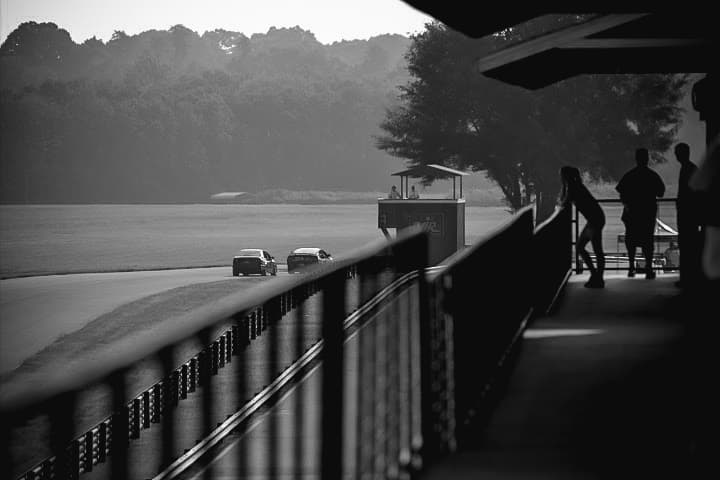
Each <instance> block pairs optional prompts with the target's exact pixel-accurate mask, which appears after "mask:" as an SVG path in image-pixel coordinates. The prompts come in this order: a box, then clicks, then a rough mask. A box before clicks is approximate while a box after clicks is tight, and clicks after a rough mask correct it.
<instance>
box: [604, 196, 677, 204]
mask: <svg viewBox="0 0 720 480" xmlns="http://www.w3.org/2000/svg"><path fill="white" fill-rule="evenodd" d="M597 201H598V203H622V200H620V197H617V198H598V199H597ZM655 201H656V202H658V203H670V202H676V201H677V197H661V198H657V199H655Z"/></svg>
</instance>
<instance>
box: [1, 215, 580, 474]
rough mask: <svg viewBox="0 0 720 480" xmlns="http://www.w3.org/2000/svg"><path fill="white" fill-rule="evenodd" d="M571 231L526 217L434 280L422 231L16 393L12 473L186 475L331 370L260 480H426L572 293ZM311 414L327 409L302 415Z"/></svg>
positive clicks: (300, 405) (236, 299) (435, 270)
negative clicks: (561, 298)
mask: <svg viewBox="0 0 720 480" xmlns="http://www.w3.org/2000/svg"><path fill="white" fill-rule="evenodd" d="M570 219H571V217H570V212H569V211H566V210H562V211H559V212H557V213H556V214H555V215H554V216H553V217H552V218H551V219H549V220H548V221H547V222H545V223H544V224H543V225H541V226H540V227H538V228H534V227H533V215H532V210H531V209H525V210H523V211H521V212H520V213H518V214H517V215H516V216H515V217H513V219H512V220H511V221H509V222H508V223H507V224H505V225H504V226H502V227H501V228H499V229H498V230H497V231H496V232H495V233H493V234H491V235H488V236H487V237H486V238H485V239H483V240H482V241H479V242H478V243H477V244H475V245H473V246H471V247H468V248H466V249H465V250H463V251H461V252H459V253H457V254H456V255H454V256H452V257H450V258H448V259H447V260H446V261H445V262H443V265H440V266H436V267H431V266H429V265H428V263H427V258H428V243H427V236H426V234H425V233H423V232H415V233H412V234H407V235H403V236H401V237H400V238H398V239H396V240H394V241H391V242H389V243H382V244H376V245H373V246H369V247H367V248H364V249H361V250H359V251H357V252H355V253H354V254H353V255H350V256H348V257H347V258H346V259H343V260H338V261H336V262H334V263H333V264H332V265H330V266H320V267H317V268H315V269H313V270H310V271H308V273H306V274H305V275H301V276H293V277H290V278H285V279H275V280H273V281H272V282H269V283H268V284H267V285H264V286H262V287H259V288H257V289H254V290H253V291H252V293H251V294H250V293H248V294H238V295H235V296H230V297H226V298H224V299H222V300H220V301H218V302H216V303H214V304H212V305H208V306H206V307H204V308H203V309H202V310H200V311H197V312H194V313H192V314H189V315H187V316H185V317H181V318H178V319H177V321H176V322H175V324H174V325H172V326H169V327H167V328H166V329H165V330H158V331H156V332H155V334H154V335H152V336H148V335H146V336H143V337H141V338H135V339H133V341H132V343H128V344H124V345H117V348H114V349H113V350H112V353H110V354H108V355H107V356H106V357H104V358H103V359H102V360H101V361H99V362H98V361H96V362H93V363H91V364H90V363H86V364H81V365H79V366H69V367H68V369H67V371H66V372H65V373H64V374H63V375H60V376H56V377H52V378H47V379H45V381H43V382H40V383H37V384H34V385H32V386H30V387H28V388H26V389H25V390H24V391H21V392H15V393H11V394H5V395H3V397H2V401H1V402H0V414H1V415H2V418H1V419H0V420H2V433H1V435H0V442H1V445H0V447H2V455H3V456H2V465H0V467H1V468H2V469H3V472H5V473H6V474H7V475H8V476H9V477H10V478H24V479H34V478H80V477H82V476H85V475H90V476H92V478H95V477H98V478H112V479H125V478H155V479H158V480H160V479H167V478H174V477H176V476H178V475H179V474H181V473H183V472H184V471H186V470H187V469H188V468H191V467H193V466H194V465H197V464H198V463H199V462H200V463H202V462H203V461H206V460H207V459H208V458H210V457H213V456H214V455H215V454H216V453H217V449H218V447H219V446H220V445H222V444H223V442H224V441H225V440H227V439H229V438H231V437H233V434H236V433H238V432H243V431H246V430H247V427H248V426H249V425H250V423H251V421H253V419H257V418H258V415H259V413H260V412H262V411H263V409H265V408H266V407H268V406H269V405H272V404H274V403H275V402H277V401H278V399H279V398H281V397H283V395H286V394H288V393H291V392H293V391H294V390H293V389H294V388H295V387H297V385H299V384H300V383H301V381H302V380H303V379H307V378H310V376H311V375H312V374H313V372H316V370H314V369H315V368H316V367H317V368H319V370H318V371H317V372H319V373H320V376H319V380H318V382H319V383H317V382H316V383H317V384H318V385H319V386H318V387H317V391H316V392H315V393H316V398H317V400H308V399H307V398H306V397H305V396H303V395H295V397H294V400H293V402H294V409H293V411H294V412H295V413H294V416H293V420H292V432H293V434H292V435H291V441H290V444H288V442H287V435H286V434H285V435H283V434H282V433H281V426H280V425H279V423H278V420H276V419H274V418H275V417H273V416H269V417H268V419H267V420H266V422H268V426H267V429H268V432H269V433H268V435H266V436H264V437H263V439H262V440H261V441H262V442H263V443H262V445H261V450H262V451H263V452H264V458H265V463H264V464H263V465H262V466H261V467H262V472H261V473H260V474H261V475H269V476H275V475H280V474H288V475H296V474H299V473H298V472H299V470H300V469H301V467H300V466H303V467H302V471H303V472H304V474H307V473H308V469H309V470H310V471H311V475H312V476H315V477H317V478H322V479H337V478H341V477H343V478H365V477H366V476H371V477H373V478H375V476H384V477H388V478H408V477H412V476H413V475H414V474H415V473H416V472H418V471H419V470H420V469H422V468H423V467H424V466H426V465H427V464H428V463H430V462H432V461H433V460H434V459H435V458H437V457H438V456H440V455H442V454H444V453H446V452H449V451H452V450H454V449H455V448H456V447H457V445H458V444H459V443H461V442H462V441H463V439H464V437H465V434H466V432H467V429H468V428H470V426H471V425H472V424H473V421H474V419H475V418H476V417H477V416H478V415H480V414H481V413H482V411H483V405H485V404H486V401H485V400H486V397H487V394H488V392H489V391H491V387H492V385H493V384H494V383H495V382H496V379H497V378H498V372H500V371H502V367H503V365H505V363H506V359H507V358H508V355H509V353H510V352H511V351H512V349H513V346H514V345H515V344H516V342H517V340H518V339H519V338H520V335H521V332H522V330H523V328H524V326H525V325H526V324H527V322H528V321H529V319H530V318H531V317H532V315H533V314H534V313H537V312H542V311H544V310H545V309H546V308H547V307H548V306H549V305H550V304H551V303H552V301H553V298H554V297H555V296H556V295H557V292H558V291H559V289H560V288H561V287H562V285H563V284H564V282H565V280H566V278H567V275H568V273H569V271H570V268H571V260H570V258H571V254H570V252H571V241H572V235H571V223H570ZM317 372H316V373H317ZM310 383H312V382H310ZM283 398H284V397H283ZM308 398H315V397H312V396H311V397H308ZM308 402H310V403H311V404H308ZM309 407H312V408H315V409H316V410H317V411H319V414H317V415H315V416H313V415H310V416H305V415H303V414H301V412H305V411H307V409H308V408H309ZM313 418H316V419H319V420H317V422H316V423H313V422H315V420H313ZM312 432H317V435H316V436H317V439H318V443H319V446H318V448H317V452H316V453H317V455H315V456H314V457H313V458H312V459H310V460H308V458H307V457H308V454H307V448H309V447H307V446H306V445H303V441H305V440H307V438H308V436H310V438H313V437H314V436H315V434H314V433H312ZM235 437H237V435H235ZM283 437H285V438H286V440H283ZM303 439H305V440H303ZM249 451H250V450H249V449H248V448H239V449H237V453H236V454H235V456H234V457H233V458H234V468H235V470H234V473H233V475H235V476H237V477H239V478H241V477H243V476H246V475H248V474H254V473H257V468H258V467H257V465H256V464H257V462H258V460H257V459H256V458H253V457H252V456H251V454H250V453H248V452H249ZM288 458H290V459H292V461H291V462H289V465H290V466H288V462H287V461H286V460H287V459H288ZM308 462H309V463H308ZM287 469H291V470H292V469H294V470H293V471H292V472H288V471H287ZM203 475H204V477H205V478H211V477H212V468H208V469H206V470H204V473H203Z"/></svg>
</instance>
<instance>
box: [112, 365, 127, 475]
mask: <svg viewBox="0 0 720 480" xmlns="http://www.w3.org/2000/svg"><path fill="white" fill-rule="evenodd" d="M125 381H126V379H125V372H124V371H118V372H115V373H113V374H112V375H111V377H110V386H111V388H112V392H113V412H114V413H113V415H112V423H111V424H110V425H111V428H112V441H111V442H110V452H111V454H110V471H111V479H112V480H125V479H126V478H128V446H129V439H128V416H129V410H128V407H127V400H126V395H127V394H126V391H125V389H126V388H127V387H126V384H125Z"/></svg>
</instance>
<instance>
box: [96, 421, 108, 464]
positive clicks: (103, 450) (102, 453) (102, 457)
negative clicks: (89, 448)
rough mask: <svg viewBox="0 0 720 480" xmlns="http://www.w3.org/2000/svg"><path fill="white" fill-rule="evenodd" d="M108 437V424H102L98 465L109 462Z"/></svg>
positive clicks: (99, 431)
mask: <svg viewBox="0 0 720 480" xmlns="http://www.w3.org/2000/svg"><path fill="white" fill-rule="evenodd" d="M107 435H108V431H107V422H102V423H101V424H100V426H99V427H98V463H105V461H106V460H107V440H108V438H107Z"/></svg>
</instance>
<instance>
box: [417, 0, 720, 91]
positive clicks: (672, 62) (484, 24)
mask: <svg viewBox="0 0 720 480" xmlns="http://www.w3.org/2000/svg"><path fill="white" fill-rule="evenodd" d="M406 1H407V3H409V4H411V5H413V6H414V7H416V8H418V9H420V10H423V11H424V12H426V13H428V14H430V15H432V16H434V17H435V18H437V19H438V20H440V21H442V22H443V23H445V24H446V25H448V26H449V27H451V28H454V29H456V30H458V31H460V32H462V33H464V34H466V35H468V36H471V37H474V38H478V37H482V36H485V35H489V34H492V33H495V32H498V31H501V30H504V29H506V28H509V27H512V26H514V25H517V24H519V23H522V22H524V21H527V20H529V19H531V18H536V17H539V16H542V15H544V14H549V13H550V12H566V13H572V14H580V13H583V14H588V13H593V12H595V13H594V15H593V16H592V18H590V19H589V20H586V21H584V22H582V23H577V24H573V25H569V26H566V27H564V28H559V29H558V30H555V31H552V32H548V33H543V34H540V35H538V36H537V37H535V38H532V39H529V40H527V41H524V42H519V43H516V44H513V45H510V46H508V47H506V48H503V49H501V50H499V51H496V52H493V53H491V54H488V55H486V56H484V57H482V58H479V59H478V62H477V68H478V69H479V70H480V71H481V72H482V73H484V74H485V75H487V76H489V77H492V78H496V79H498V80H501V81H504V82H506V83H511V84H514V85H519V86H523V87H526V88H531V89H535V88H541V87H544V86H547V85H549V84H551V83H554V82H557V81H560V80H563V79H566V78H569V77H572V76H575V75H579V74H583V73H673V72H695V73H710V72H714V71H717V70H718V69H720V65H719V64H720V62H718V61H717V58H718V57H719V56H720V29H719V28H718V27H717V21H716V17H715V16H714V15H713V14H712V13H711V12H710V11H709V10H710V9H709V7H707V6H703V5H702V4H700V3H698V2H687V3H686V2H684V3H683V4H682V5H681V6H678V4H668V5H667V6H664V7H663V6H662V5H659V3H660V2H656V4H651V3H649V2H625V3H622V4H621V3H614V2H610V1H608V2H602V3H600V2H582V3H583V5H581V6H578V5H573V6H571V7H569V8H568V7H567V5H566V4H565V5H563V4H562V2H546V3H543V5H542V8H539V7H532V6H530V7H527V8H525V7H524V6H522V5H520V4H514V5H513V8H514V10H515V11H514V12H511V13H508V12H503V11H500V12H495V11H491V10H489V9H488V11H487V12H485V13H483V14H481V15H474V14H472V12H471V11H470V8H471V6H472V7H473V8H475V7H476V6H477V5H474V4H473V3H462V4H459V3H458V4H448V3H440V2H424V1H422V0H406ZM578 3H580V2H578ZM643 7H644V8H643ZM670 7H672V8H670ZM597 12H606V13H597ZM609 12H612V13H609ZM636 12H639V13H636Z"/></svg>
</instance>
